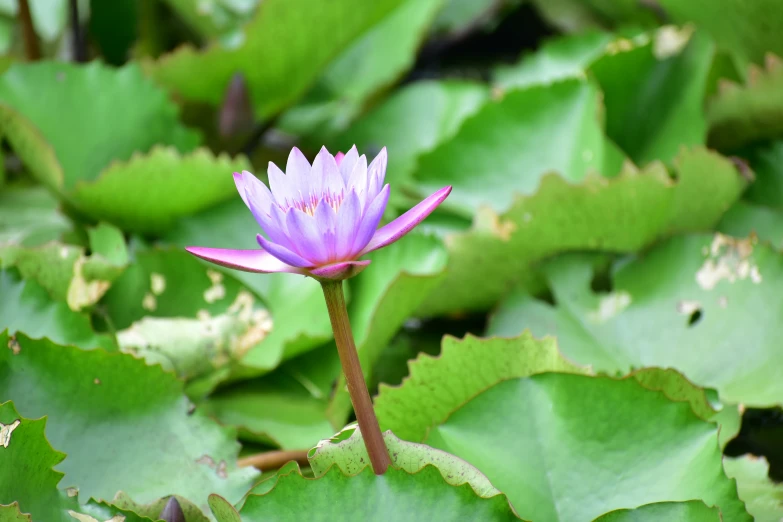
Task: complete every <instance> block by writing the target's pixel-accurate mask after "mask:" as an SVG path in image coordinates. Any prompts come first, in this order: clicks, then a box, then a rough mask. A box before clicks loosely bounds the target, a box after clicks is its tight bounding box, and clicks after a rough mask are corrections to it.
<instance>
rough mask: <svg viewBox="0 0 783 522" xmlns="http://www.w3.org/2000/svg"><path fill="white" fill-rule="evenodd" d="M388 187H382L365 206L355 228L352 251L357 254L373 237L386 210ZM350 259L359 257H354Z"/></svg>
mask: <svg viewBox="0 0 783 522" xmlns="http://www.w3.org/2000/svg"><path fill="white" fill-rule="evenodd" d="M389 191H390V189H389V185H388V183H387V184H386V185H384V187H383V190H381V193H380V194H378V195H377V196H375V199H373V200H372V203H370V204H369V205H368V206H367V210H365V211H364V216H362V220H361V222H360V223H359V226H358V227H356V235H355V236H354V240H353V251H354V252H356V253H358V252H360V251H362V249H364V248H365V247H366V246H367V244H368V243H369V242H370V241H371V240H372V238H373V237H374V235H375V231H376V229H377V228H378V223H380V222H381V218H382V217H383V212H384V211H385V210H386V204H387V203H388V202H389ZM352 257H360V255H355V256H352Z"/></svg>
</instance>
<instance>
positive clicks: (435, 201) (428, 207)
mask: <svg viewBox="0 0 783 522" xmlns="http://www.w3.org/2000/svg"><path fill="white" fill-rule="evenodd" d="M450 192H451V187H443V188H442V189H440V190H439V191H437V192H435V193H434V194H432V195H431V196H429V197H428V198H427V199H425V200H424V201H422V202H421V203H419V204H418V205H416V206H415V207H413V208H412V209H410V210H409V211H407V212H406V213H405V214H403V215H401V216H400V217H398V218H397V219H395V220H394V221H392V222H391V223H389V224H387V225H385V226H383V227H381V228H379V229H378V230H377V231H376V232H375V235H374V236H373V237H372V239H371V240H370V242H369V243H368V244H367V246H366V247H364V249H363V250H362V251H361V252H360V253H359V256H363V255H364V254H366V253H368V252H372V251H373V250H378V249H379V248H383V247H385V246H386V245H388V244H390V243H394V242H395V241H397V240H398V239H400V238H401V237H402V236H404V235H405V234H407V233H408V232H410V231H411V230H413V229H414V227H416V225H418V224H419V223H421V222H422V221H424V219H425V218H426V217H427V216H429V215H430V214H431V213H432V211H433V210H435V209H436V208H437V207H438V205H440V204H441V203H443V200H444V199H446V197H447V196H448V195H449V193H450Z"/></svg>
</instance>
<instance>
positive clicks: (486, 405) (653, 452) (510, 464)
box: [426, 373, 752, 522]
mask: <svg viewBox="0 0 783 522" xmlns="http://www.w3.org/2000/svg"><path fill="white" fill-rule="evenodd" d="M512 412H513V413H512ZM426 443H427V444H428V445H430V446H433V447H436V448H440V449H443V450H445V451H447V452H449V453H452V454H454V455H456V456H458V457H460V458H462V459H465V460H466V461H468V462H469V463H471V464H473V465H474V466H476V467H477V468H478V469H479V470H480V471H481V472H482V473H484V474H485V475H486V476H487V477H488V478H489V479H490V480H491V481H492V483H493V484H494V485H495V486H496V487H497V488H498V489H500V490H501V491H503V492H505V493H506V494H507V495H508V497H509V499H510V501H511V503H512V505H513V506H514V508H515V509H516V510H517V512H518V513H519V514H520V516H522V517H523V518H529V519H532V520H536V521H541V522H547V521H558V520H573V521H574V522H579V521H590V520H593V518H595V517H596V516H599V515H601V514H604V513H606V512H608V511H611V510H615V509H621V508H626V509H627V508H632V507H636V506H639V505H642V504H648V503H653V502H663V501H686V500H692V499H699V500H703V501H704V502H705V503H706V504H707V505H709V506H713V505H717V506H718V507H719V508H720V510H721V513H722V514H723V516H724V518H725V519H726V520H736V521H738V522H739V521H748V522H749V521H751V520H752V517H751V516H750V515H748V514H747V512H746V511H745V507H744V505H743V503H742V501H741V500H739V498H738V496H737V489H736V483H735V482H734V481H733V480H730V479H729V478H728V477H726V475H725V474H724V472H723V467H722V465H721V452H720V448H719V446H718V438H717V427H716V426H715V425H714V424H711V423H708V422H705V421H703V420H702V419H700V418H698V417H697V416H696V415H695V414H694V413H693V411H692V410H691V407H690V406H689V405H688V404H687V403H675V402H671V401H670V400H669V399H667V398H666V397H665V396H664V395H663V394H662V393H660V392H655V391H652V390H648V389H645V388H644V387H643V386H641V385H640V384H639V383H638V382H636V381H635V380H633V379H623V380H616V379H612V378H609V377H590V376H584V375H574V374H556V373H545V374H539V375H533V376H531V377H527V378H522V379H512V380H508V381H504V382H501V383H499V384H497V385H495V386H493V387H492V388H490V389H489V390H487V391H485V392H483V393H481V394H479V395H478V396H476V397H475V398H472V399H470V400H469V401H468V402H466V403H465V404H464V405H463V406H461V407H459V408H458V409H457V410H456V411H454V412H453V413H451V415H450V416H449V417H448V419H446V420H445V421H444V422H442V423H441V424H439V425H437V426H435V427H433V428H432V429H431V431H430V433H429V436H428V437H427V440H426ZM683 462H687V463H688V465H687V466H683V465H682V463H683ZM618 476H620V477H623V487H622V488H618V487H617V477H618Z"/></svg>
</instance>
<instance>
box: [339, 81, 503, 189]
mask: <svg viewBox="0 0 783 522" xmlns="http://www.w3.org/2000/svg"><path fill="white" fill-rule="evenodd" d="M488 97H489V90H488V89H487V88H486V87H485V86H484V85H481V84H478V83H469V82H458V81H453V80H452V81H444V82H434V81H422V82H416V83H414V84H412V85H409V86H407V87H403V88H401V89H399V90H397V91H395V92H394V93H392V94H391V95H390V96H389V98H388V99H386V100H385V101H383V102H382V103H381V104H380V105H379V106H378V107H377V108H374V109H373V110H371V111H370V112H369V113H367V114H366V115H365V116H363V117H362V118H359V119H358V120H357V121H356V122H355V123H354V124H353V125H351V127H350V128H349V129H348V130H347V131H346V132H345V133H343V134H342V135H340V136H338V137H337V138H335V140H334V143H335V145H336V146H337V148H338V149H342V150H348V149H349V148H350V147H351V146H352V145H354V144H356V146H357V148H358V149H359V150H361V151H362V152H363V153H368V152H369V151H371V150H373V149H375V150H380V148H381V147H384V146H385V147H387V148H388V149H389V164H388V166H387V169H386V172H387V174H386V180H387V182H389V183H392V185H393V186H395V187H396V186H397V184H399V183H404V182H407V181H408V180H409V178H410V176H411V174H412V173H413V170H414V168H415V165H416V160H417V158H418V157H419V156H420V155H421V154H423V153H425V152H427V151H430V150H432V149H433V148H435V147H436V146H437V145H438V144H439V143H440V142H441V141H444V140H447V139H448V138H450V137H451V136H453V135H454V133H456V132H457V130H458V129H459V127H460V125H461V124H462V122H463V121H464V120H465V119H466V118H468V117H470V116H471V115H472V114H474V113H475V112H476V111H477V110H479V108H480V107H481V106H482V105H483V104H484V102H485V101H486V100H487V98H488Z"/></svg>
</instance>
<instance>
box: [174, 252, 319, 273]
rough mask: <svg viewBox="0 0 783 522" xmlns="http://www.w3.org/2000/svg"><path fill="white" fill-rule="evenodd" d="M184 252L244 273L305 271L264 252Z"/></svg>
mask: <svg viewBox="0 0 783 522" xmlns="http://www.w3.org/2000/svg"><path fill="white" fill-rule="evenodd" d="M185 250H187V251H188V252H190V253H191V254H193V255H194V256H196V257H200V258H201V259H204V260H205V261H209V262H210V263H215V264H216V265H220V266H225V267H228V268H234V269H236V270H243V271H245V272H261V273H264V274H270V273H273V272H290V273H293V274H304V273H305V271H304V270H302V269H300V268H296V267H293V266H290V265H287V264H285V263H283V262H282V261H280V260H279V259H277V258H276V257H274V256H273V255H272V254H270V253H269V252H266V251H264V250H230V249H225V248H208V247H187V248H186V249H185Z"/></svg>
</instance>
